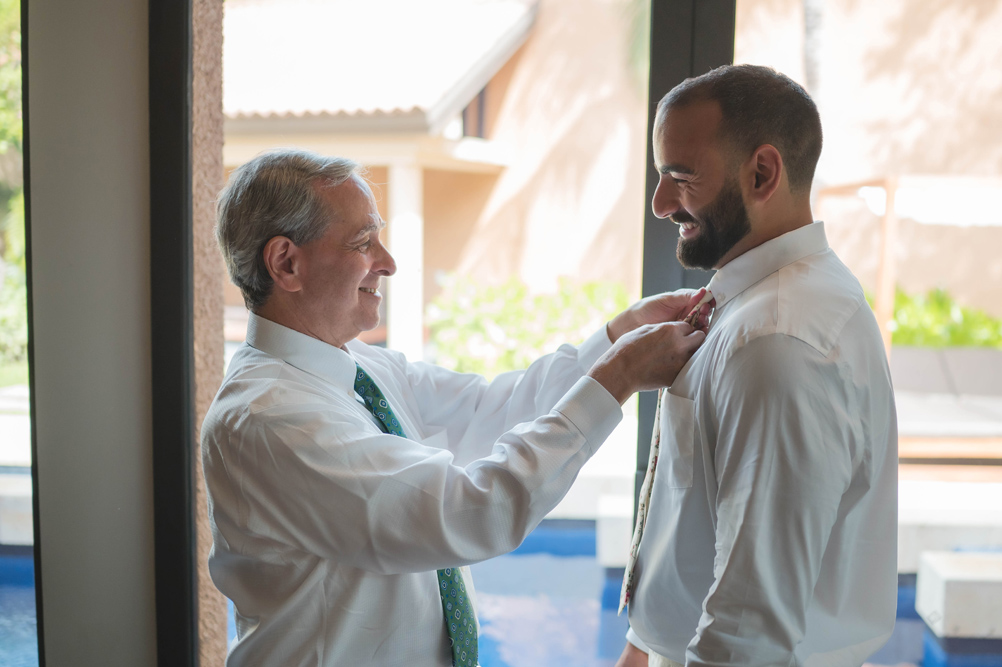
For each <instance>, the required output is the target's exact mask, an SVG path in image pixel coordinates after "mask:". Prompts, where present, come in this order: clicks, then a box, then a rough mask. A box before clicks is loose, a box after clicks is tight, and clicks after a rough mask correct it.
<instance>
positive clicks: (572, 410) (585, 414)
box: [553, 376, 623, 454]
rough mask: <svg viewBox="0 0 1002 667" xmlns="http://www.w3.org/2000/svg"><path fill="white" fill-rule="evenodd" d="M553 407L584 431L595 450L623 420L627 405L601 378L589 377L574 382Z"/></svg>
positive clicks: (590, 446) (582, 432)
mask: <svg viewBox="0 0 1002 667" xmlns="http://www.w3.org/2000/svg"><path fill="white" fill-rule="evenodd" d="M553 409H554V410H555V411H556V412H559V413H560V414H562V415H563V416H564V417H566V418H567V419H568V420H569V421H570V422H571V423H572V424H574V426H576V427H577V429H578V430H579V431H581V435H583V436H584V437H585V440H586V441H587V443H588V447H589V448H590V452H589V454H592V453H594V452H595V451H596V450H597V449H598V448H599V445H601V444H602V443H603V442H605V439H606V438H608V437H609V435H610V434H611V433H612V431H613V429H615V428H616V426H617V425H618V424H619V422H621V421H622V420H623V408H622V407H620V405H619V401H617V400H616V399H615V398H613V397H612V394H610V393H609V391H608V390H607V389H606V388H605V387H603V386H602V385H601V384H599V383H598V381H597V380H594V379H593V378H590V377H588V376H585V377H583V378H581V379H580V380H578V381H577V382H576V383H574V386H573V387H571V388H570V390H568V392H567V393H566V394H564V397H563V398H561V399H560V401H558V402H557V404H556V405H555V406H553Z"/></svg>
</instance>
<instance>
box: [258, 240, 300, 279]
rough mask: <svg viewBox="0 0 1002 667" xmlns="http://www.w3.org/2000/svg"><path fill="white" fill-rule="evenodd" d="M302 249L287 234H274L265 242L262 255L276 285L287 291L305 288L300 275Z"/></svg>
mask: <svg viewBox="0 0 1002 667" xmlns="http://www.w3.org/2000/svg"><path fill="white" fill-rule="evenodd" d="M299 255H300V250H299V247H298V246H297V245H296V244H295V243H293V242H292V241H291V240H290V239H289V238H288V237H286V236H274V237H272V238H270V239H268V242H267V243H265V244H264V250H262V251H261V256H262V258H263V259H264V265H265V267H266V268H267V269H268V274H269V275H270V276H271V279H272V280H273V281H274V282H275V287H276V288H278V289H281V290H283V291H285V292H298V291H300V290H301V289H303V285H302V281H301V280H300V276H299V268H300V261H299V260H300V257H299Z"/></svg>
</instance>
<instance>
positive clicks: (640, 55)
mask: <svg viewBox="0 0 1002 667" xmlns="http://www.w3.org/2000/svg"><path fill="white" fill-rule="evenodd" d="M625 11H626V24H627V34H626V49H627V55H626V57H627V60H628V63H629V69H630V74H631V76H632V77H633V80H634V83H635V84H636V85H637V86H638V90H639V91H640V92H641V93H642V94H643V95H644V96H646V95H647V75H648V69H649V68H650V61H651V0H628V2H627V3H626V5H625Z"/></svg>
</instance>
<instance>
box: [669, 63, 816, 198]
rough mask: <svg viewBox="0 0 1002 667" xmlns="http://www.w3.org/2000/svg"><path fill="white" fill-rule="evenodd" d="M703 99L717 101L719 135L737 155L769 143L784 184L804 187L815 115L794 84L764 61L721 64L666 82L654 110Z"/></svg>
mask: <svg viewBox="0 0 1002 667" xmlns="http://www.w3.org/2000/svg"><path fill="white" fill-rule="evenodd" d="M704 101H713V102H716V103H717V104H719V105H720V111H721V113H722V115H723V119H722V121H721V126H720V132H721V138H722V139H723V140H725V141H726V142H728V143H729V144H730V147H731V148H732V149H733V150H735V151H736V152H737V154H738V156H739V157H740V158H741V159H742V160H744V159H746V158H747V157H748V156H750V155H751V154H752V152H754V151H755V149H756V148H758V147H759V146H761V145H763V144H771V145H772V146H775V147H776V149H777V150H778V151H779V154H780V155H781V156H782V157H783V163H784V164H785V165H786V172H787V177H788V178H789V181H790V190H791V191H793V192H803V191H804V190H808V191H809V190H810V187H811V182H812V181H813V180H814V170H815V168H816V167H817V164H818V158H819V157H820V156H821V143H822V137H821V117H820V116H819V115H818V108H817V107H816V106H815V105H814V101H813V100H812V99H811V96H810V95H808V94H807V91H806V90H804V89H803V88H802V87H801V86H800V84H798V83H797V82H796V81H794V80H793V79H791V78H789V77H788V76H786V75H784V74H780V73H779V72H777V71H776V70H774V69H770V68H768V67H761V66H758V65H725V66H724V67H718V68H716V69H714V70H711V71H709V72H707V73H706V74H703V75H702V76H697V77H694V78H691V79H686V80H685V81H683V82H682V83H680V84H679V85H677V86H675V87H674V88H672V90H671V91H670V92H669V93H668V94H667V95H665V96H664V98H662V100H661V102H660V103H659V104H658V115H659V116H660V117H663V115H664V113H665V112H666V111H668V110H669V109H674V108H681V107H686V106H689V105H691V104H694V103H697V102H704Z"/></svg>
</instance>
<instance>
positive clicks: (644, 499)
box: [618, 290, 717, 614]
mask: <svg viewBox="0 0 1002 667" xmlns="http://www.w3.org/2000/svg"><path fill="white" fill-rule="evenodd" d="M707 303H708V304H710V306H709V308H710V313H712V312H713V311H714V309H715V308H716V305H717V300H716V298H715V297H714V296H713V293H712V292H710V290H706V293H705V294H704V295H703V298H702V299H700V300H699V303H697V304H696V306H695V307H694V308H693V309H692V310H691V311H689V314H688V315H687V316H686V318H685V319H684V320H682V321H683V322H686V323H688V324H689V325H691V326H693V327H699V325H700V324H703V325H705V326H706V328H707V329H709V327H710V321H711V320H710V313H707V319H706V321H705V322H704V321H702V315H703V304H707ZM664 395H665V390H664V389H663V388H662V389H661V390H660V391H659V392H658V408H657V410H656V411H655V412H654V434H653V435H652V436H651V456H650V458H649V459H648V460H647V474H646V475H644V483H643V484H641V485H640V499H639V500H640V501H639V503H638V504H637V525H636V527H635V528H634V529H633V540H631V542H630V553H629V554H627V557H626V572H625V573H624V574H623V589H622V590H621V591H620V593H619V612H618V613H619V614H622V613H623V609H624V608H625V607H626V605H627V604H629V602H630V598H631V597H633V585H634V584H635V583H636V582H635V581H634V578H633V575H634V572H633V570H634V569H635V568H636V566H637V553H639V552H640V539H641V538H642V537H643V536H644V528H645V527H646V526H647V512H648V510H649V509H650V506H651V487H652V486H654V471H655V469H657V467H658V455H659V454H660V452H661V402H662V400H663V399H664Z"/></svg>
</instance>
